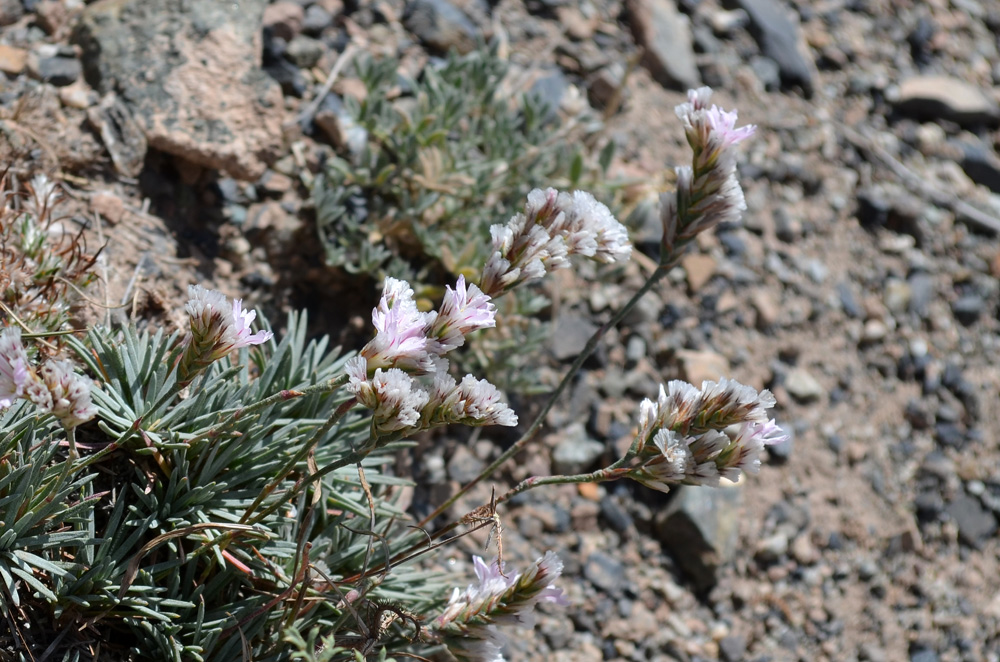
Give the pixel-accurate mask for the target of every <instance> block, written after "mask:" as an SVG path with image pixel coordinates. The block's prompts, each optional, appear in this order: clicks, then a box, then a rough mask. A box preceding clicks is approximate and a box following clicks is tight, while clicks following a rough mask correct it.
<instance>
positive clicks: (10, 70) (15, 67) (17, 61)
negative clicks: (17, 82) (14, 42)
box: [0, 44, 28, 76]
mask: <svg viewBox="0 0 1000 662" xmlns="http://www.w3.org/2000/svg"><path fill="white" fill-rule="evenodd" d="M27 61H28V51H26V50H24V49H23V48H15V47H14V46H6V45H4V44H0V71H2V72H4V73H5V74H11V75H12V76H16V75H18V74H19V73H21V72H22V71H24V66H25V64H26V63H27Z"/></svg>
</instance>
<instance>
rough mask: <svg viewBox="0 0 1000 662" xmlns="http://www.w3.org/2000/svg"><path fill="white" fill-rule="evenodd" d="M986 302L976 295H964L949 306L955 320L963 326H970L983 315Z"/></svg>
mask: <svg viewBox="0 0 1000 662" xmlns="http://www.w3.org/2000/svg"><path fill="white" fill-rule="evenodd" d="M985 306H986V302H985V301H983V298H982V297H981V296H979V295H978V294H966V295H965V296H962V297H961V298H959V299H958V300H957V301H955V302H954V303H952V304H951V312H952V314H954V315H955V319H957V320H958V321H959V322H961V323H962V324H963V325H965V326H971V325H973V324H975V323H976V320H978V319H979V317H980V316H981V315H982V314H983V308H984V307H985Z"/></svg>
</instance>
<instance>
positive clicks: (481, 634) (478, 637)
mask: <svg viewBox="0 0 1000 662" xmlns="http://www.w3.org/2000/svg"><path fill="white" fill-rule="evenodd" d="M473 564H474V566H475V571H476V578H477V579H478V583H477V584H470V585H469V586H468V587H466V589H465V590H464V591H460V590H459V589H458V588H456V589H455V591H454V592H453V593H452V596H451V600H449V602H448V605H447V607H445V610H444V612H443V613H442V614H441V615H440V616H438V617H437V618H436V619H435V620H434V623H433V627H434V629H435V630H437V631H438V633H439V635H440V636H441V639H442V640H443V642H444V644H445V645H446V646H447V647H448V650H449V651H450V652H451V653H452V655H454V656H455V657H457V658H458V659H459V660H463V661H469V662H472V661H475V662H482V661H484V660H503V656H502V655H501V654H500V651H501V649H502V648H503V646H504V644H505V643H506V642H507V638H506V636H505V635H504V634H503V633H502V632H501V631H500V629H499V627H501V626H506V625H516V626H520V627H525V628H530V627H533V626H534V608H535V605H537V604H539V603H541V602H551V603H555V604H558V605H566V604H568V601H567V600H566V597H565V595H564V594H563V592H562V589H559V588H557V587H556V586H555V584H554V583H553V582H554V581H555V580H556V579H558V578H559V575H561V574H562V569H563V565H562V561H560V560H559V557H558V556H556V555H555V554H554V553H552V552H546V553H545V555H544V556H542V558H540V559H538V560H537V561H535V563H534V564H533V565H532V566H531V567H530V568H529V569H528V570H526V571H525V572H524V573H519V574H515V575H512V576H504V574H503V573H502V572H501V568H500V566H499V562H496V561H494V562H491V563H485V562H484V561H483V560H482V559H481V558H479V557H474V558H473Z"/></svg>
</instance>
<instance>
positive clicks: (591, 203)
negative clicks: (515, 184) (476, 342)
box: [480, 188, 632, 297]
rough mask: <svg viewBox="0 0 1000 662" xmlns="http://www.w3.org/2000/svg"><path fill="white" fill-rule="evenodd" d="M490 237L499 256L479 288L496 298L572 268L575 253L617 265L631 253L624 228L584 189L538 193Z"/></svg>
mask: <svg viewBox="0 0 1000 662" xmlns="http://www.w3.org/2000/svg"><path fill="white" fill-rule="evenodd" d="M490 234H491V235H492V237H493V249H494V251H495V252H494V253H493V255H492V256H491V257H490V258H489V260H487V263H486V266H485V267H484V269H483V274H482V278H481V279H480V287H482V289H483V291H484V292H486V293H487V294H489V295H490V296H494V297H495V296H498V295H500V294H502V293H504V292H507V291H509V290H510V289H512V288H514V287H517V286H518V285H520V284H522V283H525V282H527V281H530V280H534V279H537V278H541V277H542V276H544V275H545V272H546V271H548V270H555V269H561V268H565V267H568V266H569V258H570V256H572V255H582V256H583V257H587V258H591V259H594V260H597V261H599V262H617V261H620V260H627V259H628V257H629V256H630V255H631V253H632V246H631V244H629V242H628V232H627V231H626V229H625V226H623V225H622V224H621V223H619V222H618V221H617V219H615V217H614V215H613V214H612V213H611V211H610V210H609V209H608V208H607V207H606V206H605V205H604V204H602V203H600V202H598V201H597V200H596V199H595V198H594V196H593V195H591V194H590V193H587V192H585V191H574V192H573V193H560V192H559V191H556V190H555V189H552V188H550V189H546V190H544V191H543V190H541V189H535V190H533V191H531V192H530V193H529V194H528V200H527V202H526V203H525V206H524V211H523V212H522V213H519V214H515V215H514V216H513V217H512V218H511V219H510V221H508V222H507V224H506V225H494V226H493V227H491V228H490Z"/></svg>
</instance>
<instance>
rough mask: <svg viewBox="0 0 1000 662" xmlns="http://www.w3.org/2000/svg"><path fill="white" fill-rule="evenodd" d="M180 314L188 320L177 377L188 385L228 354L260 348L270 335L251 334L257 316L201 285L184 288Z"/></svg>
mask: <svg viewBox="0 0 1000 662" xmlns="http://www.w3.org/2000/svg"><path fill="white" fill-rule="evenodd" d="M188 295H189V296H190V297H191V298H190V299H188V302H187V304H186V305H185V306H184V310H185V311H187V314H188V317H189V332H188V338H187V346H186V347H185V349H184V353H183V354H182V355H181V360H180V363H179V367H178V370H179V374H180V379H181V382H182V383H187V382H190V381H191V379H193V378H194V376H195V375H197V374H198V373H199V372H201V371H202V370H204V369H205V368H207V367H208V366H209V365H211V364H212V363H214V362H215V361H218V360H219V359H221V358H223V357H225V356H228V355H229V354H230V353H231V352H233V351H235V350H238V349H240V348H242V347H248V346H250V345H260V344H261V343H264V342H267V341H268V340H270V339H271V337H272V336H273V335H274V334H272V333H271V332H270V331H258V332H257V333H251V329H250V324H251V323H252V322H253V321H254V319H256V317H257V313H256V312H255V311H252V310H243V302H242V300H240V299H236V300H235V301H233V302H232V303H231V304H230V303H229V300H228V299H226V297H225V295H224V294H222V292H218V291H216V290H209V289H205V288H204V287H202V286H201V285H191V286H190V287H188Z"/></svg>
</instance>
